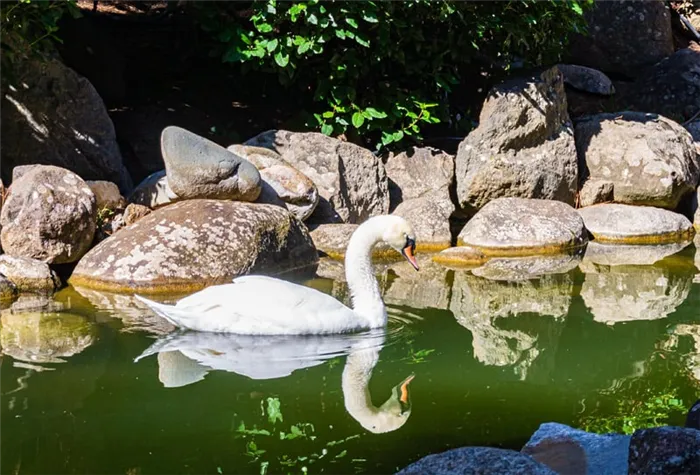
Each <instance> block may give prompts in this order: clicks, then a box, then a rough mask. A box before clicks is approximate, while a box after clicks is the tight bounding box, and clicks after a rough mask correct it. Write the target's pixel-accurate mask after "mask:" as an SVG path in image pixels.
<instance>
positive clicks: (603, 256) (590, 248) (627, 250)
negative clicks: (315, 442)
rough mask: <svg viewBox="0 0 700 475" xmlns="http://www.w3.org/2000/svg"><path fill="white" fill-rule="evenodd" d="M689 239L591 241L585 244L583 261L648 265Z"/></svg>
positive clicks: (685, 245)
mask: <svg viewBox="0 0 700 475" xmlns="http://www.w3.org/2000/svg"><path fill="white" fill-rule="evenodd" d="M690 243H691V241H681V242H672V243H669V244H657V245H651V244H637V245H635V244H601V243H599V242H596V241H591V242H589V243H588V245H587V246H586V254H585V256H584V258H583V260H584V261H585V262H590V263H592V264H598V265H604V266H624V265H646V266H650V265H653V264H655V263H657V262H659V261H660V260H662V259H665V258H666V257H669V256H672V255H674V254H677V253H679V252H681V251H682V250H683V249H685V248H686V247H688V246H689V245H690Z"/></svg>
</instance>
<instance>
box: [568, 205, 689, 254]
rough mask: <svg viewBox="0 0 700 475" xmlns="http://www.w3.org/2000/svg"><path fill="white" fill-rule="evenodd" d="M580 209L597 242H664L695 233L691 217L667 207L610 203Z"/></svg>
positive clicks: (684, 238) (579, 211) (686, 238)
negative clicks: (689, 218)
mask: <svg viewBox="0 0 700 475" xmlns="http://www.w3.org/2000/svg"><path fill="white" fill-rule="evenodd" d="M578 213H579V214H580V215H581V218H583V222H584V223H585V225H586V229H588V231H590V233H591V234H592V235H593V237H594V238H595V240H596V241H598V242H604V243H605V242H607V243H620V244H664V243H669V242H682V241H685V240H688V239H691V238H692V237H693V225H692V223H691V222H690V220H688V218H686V217H685V216H683V215H682V214H678V213H674V212H673V211H669V210H666V209H661V208H654V207H651V206H630V205H623V204H612V203H610V204H600V205H595V206H589V207H587V208H581V209H579V210H578Z"/></svg>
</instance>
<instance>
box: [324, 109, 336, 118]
mask: <svg viewBox="0 0 700 475" xmlns="http://www.w3.org/2000/svg"><path fill="white" fill-rule="evenodd" d="M334 115H335V112H333V111H326V112H324V113H323V118H324V119H332V118H333V116H334Z"/></svg>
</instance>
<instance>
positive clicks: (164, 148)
mask: <svg viewBox="0 0 700 475" xmlns="http://www.w3.org/2000/svg"><path fill="white" fill-rule="evenodd" d="M160 146H161V152H162V154H163V161H164V162H165V171H166V174H167V176H168V184H169V185H170V188H171V189H172V190H173V191H174V192H175V194H176V195H177V196H179V197H180V198H182V199H195V198H212V199H219V200H237V201H255V199H256V198H257V197H258V195H259V194H260V173H259V172H258V169H257V168H255V166H253V164H252V163H250V162H248V161H247V160H245V159H243V158H242V157H239V156H238V155H236V154H234V153H232V152H230V151H229V150H226V149H225V148H224V147H222V146H221V145H218V144H216V143H214V142H212V141H211V140H207V139H205V138H204V137H201V136H199V135H197V134H194V133H192V132H190V131H188V130H185V129H182V128H180V127H176V126H169V127H166V128H165V129H163V132H162V133H161V136H160Z"/></svg>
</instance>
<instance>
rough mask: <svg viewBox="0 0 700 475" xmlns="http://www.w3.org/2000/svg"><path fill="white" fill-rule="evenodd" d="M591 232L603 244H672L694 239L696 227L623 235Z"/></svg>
mask: <svg viewBox="0 0 700 475" xmlns="http://www.w3.org/2000/svg"><path fill="white" fill-rule="evenodd" d="M589 232H590V233H591V235H592V236H593V238H594V240H595V241H597V242H599V243H601V244H650V245H653V244H670V243H674V242H683V241H685V240H692V239H693V237H694V236H695V229H693V226H691V227H689V228H687V229H683V230H680V231H675V232H672V233H662V234H636V235H635V234H631V235H622V234H610V233H598V232H595V233H594V232H593V231H590V230H589Z"/></svg>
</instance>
